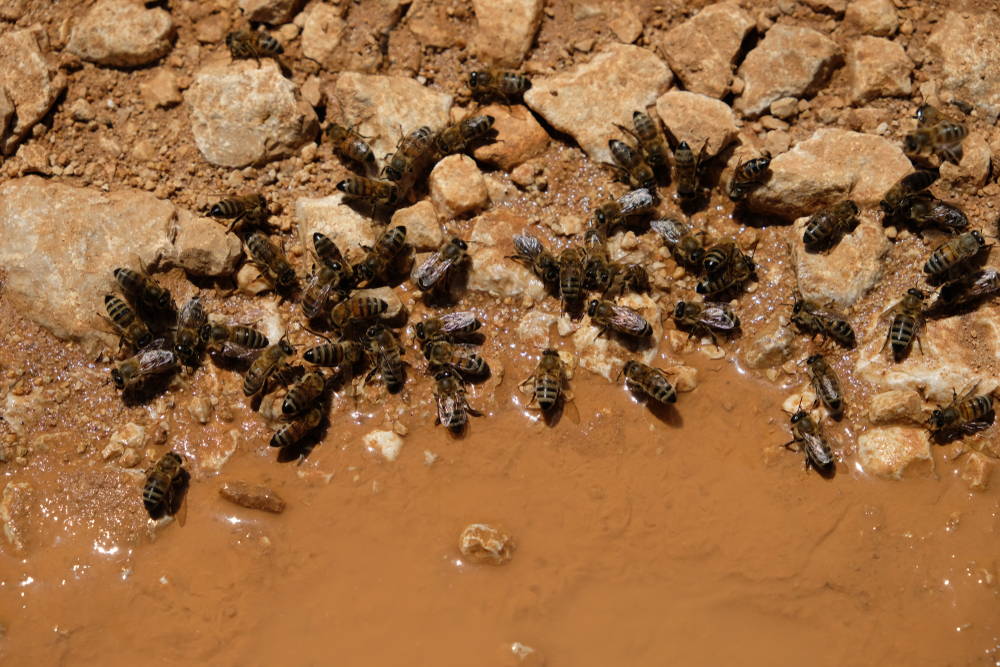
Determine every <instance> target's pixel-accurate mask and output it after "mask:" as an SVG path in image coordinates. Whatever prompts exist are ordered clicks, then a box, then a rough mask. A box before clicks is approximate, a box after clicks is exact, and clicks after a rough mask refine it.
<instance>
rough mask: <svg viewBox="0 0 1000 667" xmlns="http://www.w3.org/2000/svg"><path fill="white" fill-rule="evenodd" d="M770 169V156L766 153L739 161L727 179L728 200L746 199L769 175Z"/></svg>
mask: <svg viewBox="0 0 1000 667" xmlns="http://www.w3.org/2000/svg"><path fill="white" fill-rule="evenodd" d="M770 167H771V154H770V153H768V152H765V153H764V154H763V155H761V156H760V157H757V158H753V159H751V160H740V162H739V164H737V165H736V169H734V170H733V175H732V177H731V178H730V179H729V187H728V189H727V191H726V192H727V194H728V195H729V198H730V199H731V200H733V201H742V200H744V199H746V198H747V195H748V194H750V192H751V191H752V190H754V189H756V188H758V187H760V186H761V184H763V183H764V181H766V180H767V178H768V176H770V175H771V170H770Z"/></svg>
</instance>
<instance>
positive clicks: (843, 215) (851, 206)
mask: <svg viewBox="0 0 1000 667" xmlns="http://www.w3.org/2000/svg"><path fill="white" fill-rule="evenodd" d="M857 225H858V205H857V204H855V203H854V202H853V201H852V200H850V199H845V200H844V201H842V202H840V203H839V204H835V205H833V206H831V207H829V208H826V209H823V210H822V211H819V212H818V213H814V214H812V215H811V216H810V217H809V219H808V220H807V221H806V226H805V230H804V231H803V232H802V243H803V244H804V245H805V247H806V250H807V251H809V252H818V251H820V250H829V249H830V248H832V247H833V246H835V245H837V243H839V242H840V239H841V238H842V237H843V236H844V235H845V234H847V233H848V232H850V231H851V230H852V229H854V228H855V227H857Z"/></svg>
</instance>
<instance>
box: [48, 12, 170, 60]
mask: <svg viewBox="0 0 1000 667" xmlns="http://www.w3.org/2000/svg"><path fill="white" fill-rule="evenodd" d="M175 34H176V30H175V28H174V21H173V19H172V18H171V17H170V13H169V12H167V11H165V10H163V9H160V8H159V7H156V8H153V9H146V7H144V6H143V3H141V2H134V1H133V0H98V2H97V4H95V5H94V6H93V7H91V8H90V9H89V10H88V11H87V13H86V14H84V15H83V17H81V18H80V19H79V20H78V21H77V23H76V25H74V26H73V31H72V32H71V33H70V37H69V43H68V44H67V45H66V50H67V51H69V52H70V53H72V54H74V55H77V56H79V57H80V58H82V59H83V60H87V61H89V62H92V63H97V64H98V65H110V66H112V67H137V66H139V65H147V64H149V63H151V62H153V61H154V60H158V59H160V58H162V57H163V56H165V55H166V54H167V53H169V51H170V48H171V46H172V43H173V39H174V36H175Z"/></svg>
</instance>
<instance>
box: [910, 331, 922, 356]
mask: <svg viewBox="0 0 1000 667" xmlns="http://www.w3.org/2000/svg"><path fill="white" fill-rule="evenodd" d="M913 338H914V340H916V341H917V349H918V350H920V354H921V355H923V353H924V346H923V344H922V343H921V342H920V334H913Z"/></svg>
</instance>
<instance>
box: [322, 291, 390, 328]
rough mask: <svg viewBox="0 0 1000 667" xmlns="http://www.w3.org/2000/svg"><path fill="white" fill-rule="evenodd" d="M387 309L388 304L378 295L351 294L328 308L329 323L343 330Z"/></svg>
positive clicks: (373, 317) (370, 318)
mask: <svg viewBox="0 0 1000 667" xmlns="http://www.w3.org/2000/svg"><path fill="white" fill-rule="evenodd" d="M388 309H389V304H388V303H387V302H386V301H385V300H383V299H379V298H378V297H374V296H352V297H351V298H349V299H345V300H343V301H341V302H340V303H338V304H337V305H336V306H334V307H333V308H332V309H331V310H330V324H332V325H333V326H334V327H335V328H337V329H340V330H341V331H343V330H344V329H347V328H349V327H351V326H353V325H355V324H359V323H361V322H366V321H368V320H373V319H375V318H376V317H378V316H379V315H381V314H382V313H384V312H385V311H386V310H388Z"/></svg>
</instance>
